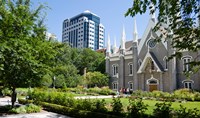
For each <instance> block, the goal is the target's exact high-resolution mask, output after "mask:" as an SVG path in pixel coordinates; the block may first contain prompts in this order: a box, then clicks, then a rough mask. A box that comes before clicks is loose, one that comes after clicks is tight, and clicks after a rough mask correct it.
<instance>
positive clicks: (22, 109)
mask: <svg viewBox="0 0 200 118" xmlns="http://www.w3.org/2000/svg"><path fill="white" fill-rule="evenodd" d="M9 112H10V113H16V114H22V113H26V109H25V106H20V107H17V108H12V109H11V110H10V111H9Z"/></svg>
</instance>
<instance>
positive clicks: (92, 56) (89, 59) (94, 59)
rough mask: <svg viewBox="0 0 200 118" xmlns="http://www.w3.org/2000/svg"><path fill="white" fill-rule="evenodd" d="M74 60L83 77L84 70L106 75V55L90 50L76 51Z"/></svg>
mask: <svg viewBox="0 0 200 118" xmlns="http://www.w3.org/2000/svg"><path fill="white" fill-rule="evenodd" d="M73 55H74V59H72V60H75V61H73V64H74V65H75V66H76V67H77V68H78V70H79V73H80V74H81V75H83V73H84V68H86V69H87V71H90V72H94V71H100V72H101V73H105V67H104V65H105V55H104V54H102V53H98V52H96V51H93V50H91V49H89V48H84V49H74V54H73Z"/></svg>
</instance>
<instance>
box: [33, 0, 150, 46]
mask: <svg viewBox="0 0 200 118" xmlns="http://www.w3.org/2000/svg"><path fill="white" fill-rule="evenodd" d="M132 1H133V0H32V2H33V5H34V6H38V4H39V3H44V4H45V5H47V6H48V7H50V9H47V10H46V13H47V16H46V21H45V24H46V26H47V28H48V32H50V33H54V34H56V36H57V37H58V39H59V41H61V40H62V22H63V21H64V20H65V19H67V18H71V17H73V16H75V15H78V14H80V13H82V12H84V11H85V10H89V11H91V12H93V13H95V14H97V15H98V16H99V17H100V18H101V23H102V24H103V25H104V26H105V41H106V42H105V45H106V43H107V35H108V34H109V35H110V37H111V44H113V42H114V37H116V39H117V46H119V45H120V39H121V35H122V28H123V25H124V27H125V31H126V37H127V40H132V39H133V18H132V17H130V16H128V17H125V16H124V14H125V12H126V11H127V9H128V8H129V7H131V5H132ZM149 17H150V16H149V14H148V13H146V14H144V15H137V16H136V19H137V27H138V33H139V38H140V37H142V35H143V33H144V30H145V28H146V26H147V23H148V20H149Z"/></svg>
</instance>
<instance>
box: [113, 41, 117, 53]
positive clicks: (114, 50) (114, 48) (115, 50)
mask: <svg viewBox="0 0 200 118" xmlns="http://www.w3.org/2000/svg"><path fill="white" fill-rule="evenodd" d="M116 52H117V44H116V37H115V38H114V46H113V53H116Z"/></svg>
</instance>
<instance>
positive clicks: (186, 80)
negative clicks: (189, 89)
mask: <svg viewBox="0 0 200 118" xmlns="http://www.w3.org/2000/svg"><path fill="white" fill-rule="evenodd" d="M184 82H192V83H194V80H188V79H185V80H183V81H182V83H184Z"/></svg>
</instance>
